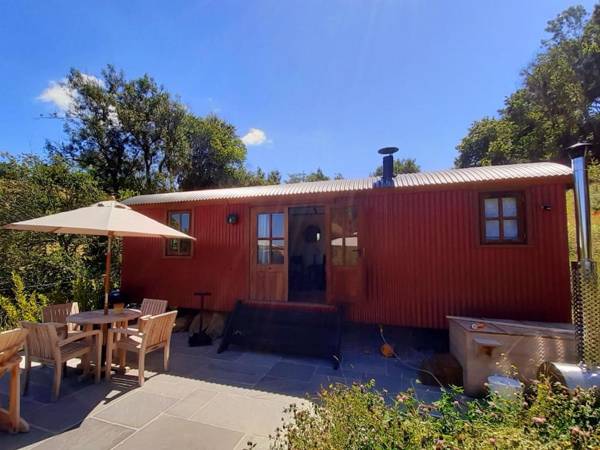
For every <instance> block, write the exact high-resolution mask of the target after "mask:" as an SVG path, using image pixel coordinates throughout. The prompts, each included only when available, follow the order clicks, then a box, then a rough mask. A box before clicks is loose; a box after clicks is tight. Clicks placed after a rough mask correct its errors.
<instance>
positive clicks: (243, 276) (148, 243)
mask: <svg viewBox="0 0 600 450" xmlns="http://www.w3.org/2000/svg"><path fill="white" fill-rule="evenodd" d="M190 208H191V206H190ZM136 209H138V210H139V211H140V212H142V213H144V214H146V215H149V216H150V217H152V218H154V219H156V220H161V221H164V220H165V218H166V208H165V207H163V206H162V205H161V206H160V207H158V208H156V207H152V208H148V207H139V208H136ZM173 209H186V205H183V206H182V205H181V204H180V205H177V207H176V208H173ZM230 213H235V214H238V216H239V223H238V224H235V225H229V224H227V223H226V218H227V215H228V214H230ZM247 214H248V207H247V206H245V205H206V206H193V214H192V228H193V231H192V234H193V236H194V237H195V238H196V239H197V241H196V242H195V243H194V245H193V248H194V251H193V255H192V256H191V257H179V258H174V257H165V256H164V251H165V250H164V242H163V241H162V240H159V239H138V238H132V239H125V243H124V252H123V272H122V285H123V289H124V291H125V292H126V293H127V294H129V295H132V296H134V297H136V298H142V297H152V298H164V299H167V300H169V303H170V304H172V305H176V306H180V307H198V305H199V299H198V298H197V297H194V296H193V295H192V294H193V293H194V292H197V291H209V292H211V293H212V295H211V296H210V297H207V298H206V300H205V302H206V304H205V307H206V308H210V309H215V310H220V311H227V310H229V309H231V308H232V307H233V305H234V303H235V301H236V300H237V299H241V298H245V297H246V291H247V286H248V245H249V244H248V236H249V233H248V220H247Z"/></svg>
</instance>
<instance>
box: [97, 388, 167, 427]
mask: <svg viewBox="0 0 600 450" xmlns="http://www.w3.org/2000/svg"><path fill="white" fill-rule="evenodd" d="M176 401H177V399H175V398H171V397H165V396H162V395H156V394H151V393H149V392H143V391H141V390H138V391H136V392H133V393H132V394H131V395H128V396H126V397H125V398H123V399H122V400H120V401H118V402H116V403H114V404H112V405H110V406H108V407H107V408H105V409H103V410H102V411H100V412H99V413H97V414H96V415H95V416H94V417H98V418H100V419H104V420H108V421H110V422H113V423H117V424H121V425H126V426H129V427H133V428H140V427H142V426H144V425H145V424H146V423H148V422H149V421H150V420H152V419H154V418H155V417H156V416H158V415H159V414H160V413H162V412H164V411H166V410H167V409H168V408H169V407H171V406H172V405H173V404H175V402H176Z"/></svg>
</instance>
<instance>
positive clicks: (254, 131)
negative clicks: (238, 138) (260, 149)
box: [242, 128, 267, 145]
mask: <svg viewBox="0 0 600 450" xmlns="http://www.w3.org/2000/svg"><path fill="white" fill-rule="evenodd" d="M242 142H243V143H244V144H246V145H262V144H264V143H265V142H267V134H266V133H265V132H264V131H263V130H261V129H260V128H250V130H249V131H248V132H247V133H246V134H245V135H244V136H242Z"/></svg>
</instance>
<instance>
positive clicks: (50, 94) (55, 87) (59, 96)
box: [37, 73, 104, 112]
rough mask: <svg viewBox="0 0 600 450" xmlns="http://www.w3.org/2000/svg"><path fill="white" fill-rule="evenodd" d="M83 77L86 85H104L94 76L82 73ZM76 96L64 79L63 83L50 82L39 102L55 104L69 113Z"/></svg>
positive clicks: (39, 97)
mask: <svg viewBox="0 0 600 450" xmlns="http://www.w3.org/2000/svg"><path fill="white" fill-rule="evenodd" d="M81 76H82V78H83V80H84V82H85V83H93V84H97V85H98V86H103V84H104V83H103V82H102V80H100V79H99V78H96V77H95V76H93V75H88V74H87V73H82V74H81ZM75 94H76V93H75V91H74V90H73V89H72V88H71V87H69V85H68V84H67V80H66V79H64V78H63V79H62V80H61V81H50V82H49V83H48V87H47V88H46V89H44V90H43V91H42V93H41V94H40V95H39V96H38V97H37V100H39V101H42V102H44V103H53V104H54V105H55V106H56V107H57V108H58V109H60V110H61V111H64V112H68V111H69V110H70V109H71V108H72V106H73V101H74V98H75Z"/></svg>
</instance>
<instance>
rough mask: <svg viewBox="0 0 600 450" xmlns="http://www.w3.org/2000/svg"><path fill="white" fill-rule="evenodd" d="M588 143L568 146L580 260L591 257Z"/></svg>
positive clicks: (587, 259) (588, 259)
mask: <svg viewBox="0 0 600 450" xmlns="http://www.w3.org/2000/svg"><path fill="white" fill-rule="evenodd" d="M589 147H590V144H588V143H585V142H580V143H577V144H575V145H572V146H571V147H569V155H570V156H571V168H572V169H573V192H574V194H575V218H576V220H577V257H578V259H579V261H580V262H584V261H590V260H591V259H592V224H591V214H590V189H589V183H588V170H587V161H586V159H587V151H588V148H589Z"/></svg>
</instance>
